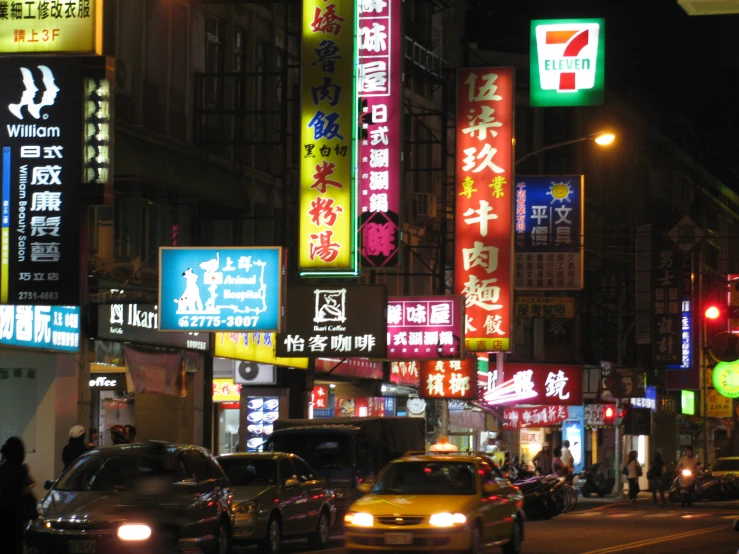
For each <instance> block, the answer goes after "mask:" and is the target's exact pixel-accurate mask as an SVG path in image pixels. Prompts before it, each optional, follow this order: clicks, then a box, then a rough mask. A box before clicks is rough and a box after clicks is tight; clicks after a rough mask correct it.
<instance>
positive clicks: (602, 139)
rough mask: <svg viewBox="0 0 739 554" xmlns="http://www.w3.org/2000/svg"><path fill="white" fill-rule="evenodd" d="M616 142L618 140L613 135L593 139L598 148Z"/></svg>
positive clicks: (605, 134) (608, 134)
mask: <svg viewBox="0 0 739 554" xmlns="http://www.w3.org/2000/svg"><path fill="white" fill-rule="evenodd" d="M614 140H616V135H614V134H613V133H602V134H600V135H598V136H596V137H595V138H594V139H593V141H594V142H595V144H597V145H598V146H609V145H610V144H613V141H614Z"/></svg>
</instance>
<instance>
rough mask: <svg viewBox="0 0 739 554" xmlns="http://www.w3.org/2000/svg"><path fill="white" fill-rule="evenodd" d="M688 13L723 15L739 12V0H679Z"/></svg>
mask: <svg viewBox="0 0 739 554" xmlns="http://www.w3.org/2000/svg"><path fill="white" fill-rule="evenodd" d="M677 4H678V5H679V6H680V7H681V8H682V9H683V10H685V13H687V14H688V15H723V14H730V13H739V0H677Z"/></svg>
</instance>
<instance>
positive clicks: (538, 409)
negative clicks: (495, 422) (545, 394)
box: [503, 406, 568, 430]
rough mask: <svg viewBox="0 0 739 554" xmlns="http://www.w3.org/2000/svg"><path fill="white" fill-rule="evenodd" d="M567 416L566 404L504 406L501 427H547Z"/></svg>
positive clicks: (560, 421)
mask: <svg viewBox="0 0 739 554" xmlns="http://www.w3.org/2000/svg"><path fill="white" fill-rule="evenodd" d="M567 418H568V411H567V406H531V407H530V408H506V409H505V410H504V411H503V429H504V430H509V429H521V428H524V427H548V426H551V425H559V424H560V423H562V422H563V421H565V420H566V419H567Z"/></svg>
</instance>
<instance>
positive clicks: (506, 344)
mask: <svg viewBox="0 0 739 554" xmlns="http://www.w3.org/2000/svg"><path fill="white" fill-rule="evenodd" d="M464 349H465V350H466V351H467V352H510V351H511V339H509V338H502V339H489V338H488V339H486V338H480V339H465V340H464Z"/></svg>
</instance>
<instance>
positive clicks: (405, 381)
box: [390, 362, 418, 388]
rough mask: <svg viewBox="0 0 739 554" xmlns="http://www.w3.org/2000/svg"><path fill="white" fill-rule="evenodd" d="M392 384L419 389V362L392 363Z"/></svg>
mask: <svg viewBox="0 0 739 554" xmlns="http://www.w3.org/2000/svg"><path fill="white" fill-rule="evenodd" d="M390 382H391V383H395V384H396V385H408V386H411V387H416V388H417V387H418V362H390Z"/></svg>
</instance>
